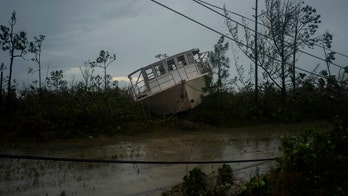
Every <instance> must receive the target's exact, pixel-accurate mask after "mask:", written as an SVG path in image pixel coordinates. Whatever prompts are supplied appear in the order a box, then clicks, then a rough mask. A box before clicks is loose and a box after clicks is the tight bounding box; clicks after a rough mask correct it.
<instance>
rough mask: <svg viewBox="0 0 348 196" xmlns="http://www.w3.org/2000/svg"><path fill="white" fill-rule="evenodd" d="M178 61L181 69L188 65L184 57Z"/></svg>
mask: <svg viewBox="0 0 348 196" xmlns="http://www.w3.org/2000/svg"><path fill="white" fill-rule="evenodd" d="M176 59H177V60H178V64H179V67H182V66H185V65H187V63H186V60H185V56H184V55H181V56H178V57H177V58H176Z"/></svg>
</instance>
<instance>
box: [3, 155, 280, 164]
mask: <svg viewBox="0 0 348 196" xmlns="http://www.w3.org/2000/svg"><path fill="white" fill-rule="evenodd" d="M0 158H7V159H25V160H42V161H60V162H80V163H113V164H144V165H190V164H191V165H193V164H222V163H249V162H263V161H274V160H275V158H264V159H247V160H221V161H139V160H138V161H137V160H107V159H79V158H62V157H46V156H30V155H12V154H0Z"/></svg>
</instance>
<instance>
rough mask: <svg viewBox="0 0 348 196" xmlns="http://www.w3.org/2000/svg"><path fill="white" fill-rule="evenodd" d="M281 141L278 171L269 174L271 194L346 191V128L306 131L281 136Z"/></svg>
mask: <svg viewBox="0 0 348 196" xmlns="http://www.w3.org/2000/svg"><path fill="white" fill-rule="evenodd" d="M337 125H338V124H337ZM281 141H282V145H281V147H280V150H281V152H282V156H280V157H279V158H278V159H277V162H278V163H279V168H278V169H277V170H275V171H273V173H272V175H271V178H272V184H273V189H274V190H273V191H274V192H276V191H281V192H282V193H285V192H286V193H288V194H290V195H297V194H309V195H310V194H319V195H327V194H334V195H341V194H344V192H347V191H348V181H347V175H348V168H347V165H348V151H347V148H346V147H347V145H348V132H347V130H346V129H344V128H343V127H341V126H337V127H336V128H335V129H333V130H331V131H327V132H315V131H311V130H306V131H304V132H302V133H301V134H300V135H298V136H285V137H282V138H281Z"/></svg>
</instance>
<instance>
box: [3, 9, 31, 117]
mask: <svg viewBox="0 0 348 196" xmlns="http://www.w3.org/2000/svg"><path fill="white" fill-rule="evenodd" d="M16 23H17V19H16V12H15V11H13V12H12V16H11V20H10V21H9V25H10V26H9V27H7V26H4V25H0V30H1V32H0V45H1V48H2V50H3V51H8V52H9V56H10V70H9V76H8V86H7V94H8V96H7V105H6V110H7V112H8V113H9V112H10V110H11V109H10V107H11V106H12V104H11V103H10V100H11V99H10V97H11V95H10V94H11V92H12V85H11V83H12V70H13V63H14V59H15V58H22V57H23V56H24V55H25V54H26V53H27V47H28V40H27V33H26V32H25V31H20V32H14V27H15V25H16Z"/></svg>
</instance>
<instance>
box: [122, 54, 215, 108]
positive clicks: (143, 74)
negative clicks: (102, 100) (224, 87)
mask: <svg viewBox="0 0 348 196" xmlns="http://www.w3.org/2000/svg"><path fill="white" fill-rule="evenodd" d="M206 57H207V52H204V53H200V52H199V49H192V50H188V51H185V52H181V53H178V54H176V55H173V56H170V57H166V58H163V59H161V60H159V61H157V62H155V63H152V64H150V65H147V66H145V67H142V68H140V69H138V70H136V71H134V72H132V73H131V74H129V75H128V78H129V80H130V82H131V91H132V95H133V98H134V100H136V101H141V102H142V104H143V108H144V109H146V110H148V111H150V112H153V113H156V114H160V115H168V114H174V113H177V112H182V111H185V110H188V109H191V108H194V107H196V106H198V105H199V104H200V103H201V97H202V96H206V95H208V91H206V81H205V77H206V76H208V74H209V67H208V66H209V64H208V61H207V59H206Z"/></svg>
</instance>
